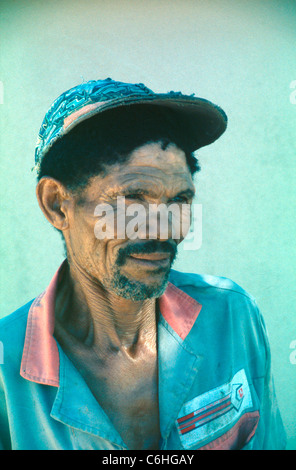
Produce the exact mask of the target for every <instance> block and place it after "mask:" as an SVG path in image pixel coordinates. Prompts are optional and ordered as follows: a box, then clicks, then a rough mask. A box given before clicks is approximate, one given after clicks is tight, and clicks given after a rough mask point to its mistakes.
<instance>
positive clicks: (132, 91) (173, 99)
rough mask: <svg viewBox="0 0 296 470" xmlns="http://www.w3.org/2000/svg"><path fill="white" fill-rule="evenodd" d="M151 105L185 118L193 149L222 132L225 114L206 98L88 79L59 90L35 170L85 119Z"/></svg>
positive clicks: (41, 139) (39, 144)
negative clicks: (127, 107)
mask: <svg viewBox="0 0 296 470" xmlns="http://www.w3.org/2000/svg"><path fill="white" fill-rule="evenodd" d="M145 103H149V104H153V105H155V110H156V112H157V107H159V106H161V107H164V106H165V107H167V108H170V109H173V110H174V111H175V112H176V113H177V114H176V116H177V115H178V118H181V119H185V120H186V127H187V128H188V138H189V139H191V141H192V142H191V143H192V151H194V150H197V149H198V148H200V147H203V146H205V145H208V144H210V143H212V142H214V141H215V140H216V139H217V138H218V137H220V135H221V134H222V133H223V132H224V131H225V129H226V126H227V116H226V114H225V112H224V111H223V110H222V109H221V108H220V107H219V106H217V105H215V104H213V103H211V102H210V101H208V100H205V99H202V98H198V97H195V96H194V95H190V96H187V95H183V94H182V93H181V92H174V91H171V92H169V93H154V92H153V91H152V90H150V89H149V88H147V87H146V86H145V85H143V84H142V83H138V84H131V83H122V82H116V81H114V80H112V79H111V78H107V79H105V80H91V81H88V82H85V83H82V84H80V85H78V86H75V87H73V88H71V89H70V90H68V91H66V92H64V93H62V94H61V95H60V96H59V97H58V98H57V99H56V100H55V101H54V102H53V104H52V105H51V107H50V108H49V110H48V111H47V113H46V115H45V117H44V120H43V122H42V125H41V128H40V131H39V135H38V140H37V144H36V149H35V169H37V171H38V169H39V167H40V163H41V160H42V158H43V157H44V155H45V154H46V152H47V151H48V150H49V148H50V147H51V146H52V145H53V144H54V142H55V141H56V140H57V139H59V138H61V137H62V136H63V135H65V134H66V133H67V132H69V131H70V130H71V129H72V128H73V127H74V126H76V125H77V124H78V123H80V122H81V121H83V120H85V119H89V118H90V117H92V116H94V115H96V114H98V113H101V112H103V111H105V110H108V109H114V108H116V107H118V106H132V105H133V104H145Z"/></svg>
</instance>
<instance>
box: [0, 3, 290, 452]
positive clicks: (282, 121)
mask: <svg viewBox="0 0 296 470" xmlns="http://www.w3.org/2000/svg"><path fill="white" fill-rule="evenodd" d="M0 6H1V52H0V60H1V76H0V80H1V82H2V83H1V87H0V95H1V96H0V98H1V99H0V101H1V105H0V119H1V141H0V155H1V188H0V191H1V233H0V235H1V273H0V276H1V278H0V280H1V311H0V316H5V315H7V314H9V313H10V312H12V311H13V310H14V309H16V308H17V307H19V306H20V305H22V304H24V303H25V302H27V301H29V300H30V299H31V298H33V297H35V296H36V295H37V294H39V293H40V292H41V291H42V290H43V289H44V288H45V287H46V286H47V284H48V282H49V280H50V279H51V277H52V275H53V274H54V272H55V270H56V269H57V267H58V266H59V263H60V262H61V261H62V259H63V247H62V243H61V240H60V238H59V236H58V235H57V234H56V233H55V232H54V231H53V230H52V229H51V227H50V226H49V224H48V223H47V222H46V221H45V219H44V218H43V216H42V214H41V212H40V210H39V208H38V205H37V202H36V199H35V176H34V174H32V173H31V171H30V169H31V168H32V166H33V163H34V162H33V158H34V146H35V141H36V138H37V133H38V130H39V127H40V124H41V121H42V119H43V116H44V114H45V112H46V110H47V108H48V107H49V105H50V104H51V102H52V101H53V100H54V99H55V98H56V97H57V96H58V95H59V94H60V93H61V92H63V91H65V90H66V89H68V88H70V87H72V86H74V85H76V84H78V83H80V82H82V81H83V80H90V79H98V78H106V77H108V76H110V77H112V78H114V79H118V80H122V81H134V82H143V83H145V84H146V85H147V86H148V87H150V88H152V89H154V90H155V91H170V90H182V91H183V92H184V93H193V92H195V93H196V95H200V96H202V97H204V98H208V99H210V100H212V101H214V102H216V103H217V104H219V105H221V106H222V108H224V109H225V111H226V112H227V114H228V116H229V126H228V130H227V132H226V133H225V134H224V136H223V137H222V138H221V139H220V140H219V141H217V142H216V143H215V144H213V145H212V146H209V147H206V148H204V149H202V150H200V152H199V159H200V162H201V166H202V172H201V173H200V174H198V176H197V178H196V185H197V189H198V197H197V202H199V203H201V204H202V205H203V243H202V246H201V248H200V249H199V250H198V251H195V252H192V251H184V250H181V252H180V256H179V258H178V261H177V264H176V265H175V267H176V268H177V269H180V270H182V271H193V272H200V273H208V274H214V275H220V276H226V277H229V278H231V279H233V280H234V281H236V282H237V283H238V284H240V285H242V286H243V287H244V288H245V289H246V290H247V291H249V292H250V293H251V294H253V295H254V296H255V297H256V299H257V301H258V304H259V306H260V308H261V310H262V313H263V315H264V318H265V321H266V324H267V328H268V331H269V337H270V344H271V350H272V361H273V371H274V378H275V384H276V389H277V395H278V401H279V404H280V408H281V411H282V416H283V419H284V424H285V427H286V430H287V435H288V448H289V449H296V364H294V363H293V362H295V361H293V359H295V354H293V352H295V349H292V347H291V345H293V344H292V342H293V341H294V340H296V319H295V315H296V314H295V293H296V289H295V285H296V275H295V264H296V252H295V251H296V250H295V238H296V233H295V232H296V231H295V228H296V223H295V202H296V194H295V186H296V184H295V182H296V181H295V169H296V168H295V167H296V158H295V157H296V155H295V153H296V145H295V131H296V103H295V102H296V99H295V94H293V90H294V89H293V88H290V85H291V86H294V85H293V83H292V82H293V81H295V80H296V53H295V44H296V26H295V25H296V3H295V1H289V0H278V1H276V0H265V1H264V0H261V1H259V0H258V1H255V0H248V1H240V0H233V1H231V0H220V1H218V0H212V1H199V0H195V1H194V0H174V1H168V0H159V1H156V0H143V1H142V0H135V1H126V0H118V1H116V0H109V1H107V2H106V1H105V2H104V1H100V0H97V1H91V0H86V1H84V2H81V1H77V0H71V1H70V0H59V1H56V0H51V1H50V2H44V1H37V0H27V1H14V0H6V1H1V2H0Z"/></svg>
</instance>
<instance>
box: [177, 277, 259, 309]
mask: <svg viewBox="0 0 296 470" xmlns="http://www.w3.org/2000/svg"><path fill="white" fill-rule="evenodd" d="M170 282H172V284H174V285H175V286H176V287H178V288H179V289H181V290H184V291H185V292H187V291H190V292H191V293H192V294H193V296H194V294H196V295H198V294H200V295H203V294H206V295H208V296H212V295H214V296H217V297H218V298H219V299H222V298H223V297H228V298H229V297H235V298H238V299H239V298H240V297H241V298H242V300H243V299H244V300H247V301H249V302H251V303H254V304H256V300H255V298H254V297H253V295H251V294H250V293H249V292H247V291H246V290H245V289H244V288H243V287H241V286H240V285H239V284H237V283H236V282H234V281H233V280H231V279H229V278H227V277H221V276H213V275H210V274H195V273H183V272H180V271H175V270H173V269H172V270H171V273H170ZM187 293H189V292H187Z"/></svg>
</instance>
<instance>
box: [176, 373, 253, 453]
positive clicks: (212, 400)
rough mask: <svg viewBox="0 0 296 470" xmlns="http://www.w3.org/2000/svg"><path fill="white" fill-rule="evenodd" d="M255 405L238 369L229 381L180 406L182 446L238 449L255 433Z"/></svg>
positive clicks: (179, 419)
mask: <svg viewBox="0 0 296 470" xmlns="http://www.w3.org/2000/svg"><path fill="white" fill-rule="evenodd" d="M257 405H258V400H257V399H256V397H255V396H254V393H253V396H252V394H251V388H250V385H249V383H248V380H247V377H246V373H245V370H244V369H241V370H240V371H238V372H237V373H236V374H235V375H234V376H233V378H232V379H231V380H230V381H229V382H227V383H225V384H223V385H221V386H219V387H216V388H214V389H212V390H209V391H208V392H206V393H203V394H202V395H199V396H197V397H195V398H193V399H192V400H190V401H188V402H187V403H185V404H184V405H183V407H182V409H181V411H180V413H179V415H178V418H177V421H176V425H177V430H178V433H179V438H180V441H181V444H182V446H183V448H185V449H200V450H235V449H241V448H242V447H244V446H245V445H246V444H247V443H248V442H249V441H250V439H251V438H252V437H253V435H254V434H255V431H256V428H257V425H258V421H259V417H260V415H259V411H258V406H257Z"/></svg>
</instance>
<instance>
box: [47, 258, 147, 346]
mask: <svg viewBox="0 0 296 470" xmlns="http://www.w3.org/2000/svg"><path fill="white" fill-rule="evenodd" d="M60 286H61V287H60V288H59V291H58V294H57V301H56V310H57V319H58V322H59V323H60V324H61V325H62V327H63V328H64V329H66V330H67V332H68V333H70V334H71V335H72V336H74V337H75V339H76V340H79V341H81V342H83V343H84V344H86V345H88V346H92V347H93V348H95V349H99V350H100V352H101V353H104V351H105V352H108V351H109V352H110V351H113V352H114V351H125V352H127V353H129V354H134V353H135V351H136V350H137V349H138V348H139V347H141V346H142V345H146V346H147V345H148V346H149V345H150V346H151V347H155V343H156V313H155V312H156V301H155V299H147V300H144V301H133V300H131V299H125V298H123V297H120V296H118V295H116V294H114V293H112V292H110V291H107V290H106V289H104V287H103V286H102V285H101V284H99V283H98V282H97V281H96V280H94V279H93V278H92V277H91V276H90V275H88V274H87V273H86V272H85V271H83V270H82V269H81V268H79V267H78V266H77V265H74V264H71V265H70V266H69V265H68V269H67V270H66V271H65V272H64V275H63V282H61V283H60Z"/></svg>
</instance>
